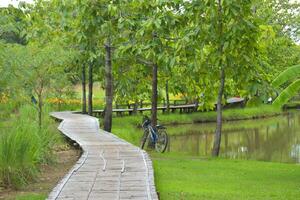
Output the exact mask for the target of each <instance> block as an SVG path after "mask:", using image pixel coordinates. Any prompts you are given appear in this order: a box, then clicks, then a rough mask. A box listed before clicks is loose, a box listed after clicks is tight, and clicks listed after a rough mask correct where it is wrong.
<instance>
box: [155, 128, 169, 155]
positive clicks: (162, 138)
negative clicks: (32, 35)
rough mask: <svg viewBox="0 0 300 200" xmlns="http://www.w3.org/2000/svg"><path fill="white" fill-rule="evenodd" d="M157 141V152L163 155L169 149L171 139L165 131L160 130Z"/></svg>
mask: <svg viewBox="0 0 300 200" xmlns="http://www.w3.org/2000/svg"><path fill="white" fill-rule="evenodd" d="M157 136H158V138H157V141H156V143H155V149H156V151H158V152H160V153H163V152H165V150H166V149H167V146H168V142H169V138H168V134H167V132H166V131H165V130H158V132H157Z"/></svg>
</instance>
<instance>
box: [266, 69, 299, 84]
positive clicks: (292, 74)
mask: <svg viewBox="0 0 300 200" xmlns="http://www.w3.org/2000/svg"><path fill="white" fill-rule="evenodd" d="M299 75H300V65H295V66H292V67H289V68H287V69H286V70H285V71H283V72H282V73H280V74H279V75H278V76H277V77H276V78H275V79H274V80H273V82H272V86H273V87H275V88H277V89H279V88H280V86H282V85H283V84H284V83H286V82H289V81H293V80H295V79H296V78H298V77H299Z"/></svg>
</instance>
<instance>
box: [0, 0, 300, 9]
mask: <svg viewBox="0 0 300 200" xmlns="http://www.w3.org/2000/svg"><path fill="white" fill-rule="evenodd" d="M20 1H25V2H27V3H33V2H34V0H0V7H7V6H8V5H9V4H12V5H13V6H15V7H18V5H19V2H20ZM290 1H291V2H299V3H300V0H290Z"/></svg>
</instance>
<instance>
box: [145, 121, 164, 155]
mask: <svg viewBox="0 0 300 200" xmlns="http://www.w3.org/2000/svg"><path fill="white" fill-rule="evenodd" d="M143 121H144V122H143V124H142V127H143V129H144V134H143V137H142V139H141V146H140V147H141V149H144V147H145V144H146V142H147V141H148V142H151V143H150V144H153V145H154V147H155V150H156V151H158V152H160V153H163V152H165V150H166V148H167V146H168V142H169V138H168V134H167V132H166V127H164V126H162V125H157V126H156V128H155V129H154V128H153V127H152V125H151V120H150V119H149V118H148V117H147V116H145V117H144V119H143ZM149 133H150V134H149Z"/></svg>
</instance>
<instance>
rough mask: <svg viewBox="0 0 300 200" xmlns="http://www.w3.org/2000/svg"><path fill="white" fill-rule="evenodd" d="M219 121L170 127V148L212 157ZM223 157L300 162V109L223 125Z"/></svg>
mask: <svg viewBox="0 0 300 200" xmlns="http://www.w3.org/2000/svg"><path fill="white" fill-rule="evenodd" d="M214 130H215V124H214V123H208V124H196V125H195V124H192V125H179V126H173V127H171V126H168V132H169V133H172V134H176V136H170V143H169V147H168V149H167V151H169V152H184V153H187V154H189V155H193V156H209V155H210V154H211V149H212V145H213V139H214ZM222 134H223V135H222V141H221V153H220V156H221V157H226V158H238V159H253V160H263V161H275V162H289V163H300V111H297V112H292V113H289V114H287V115H283V116H279V117H274V118H268V119H259V120H247V121H235V122H226V123H224V125H223V133H222Z"/></svg>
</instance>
